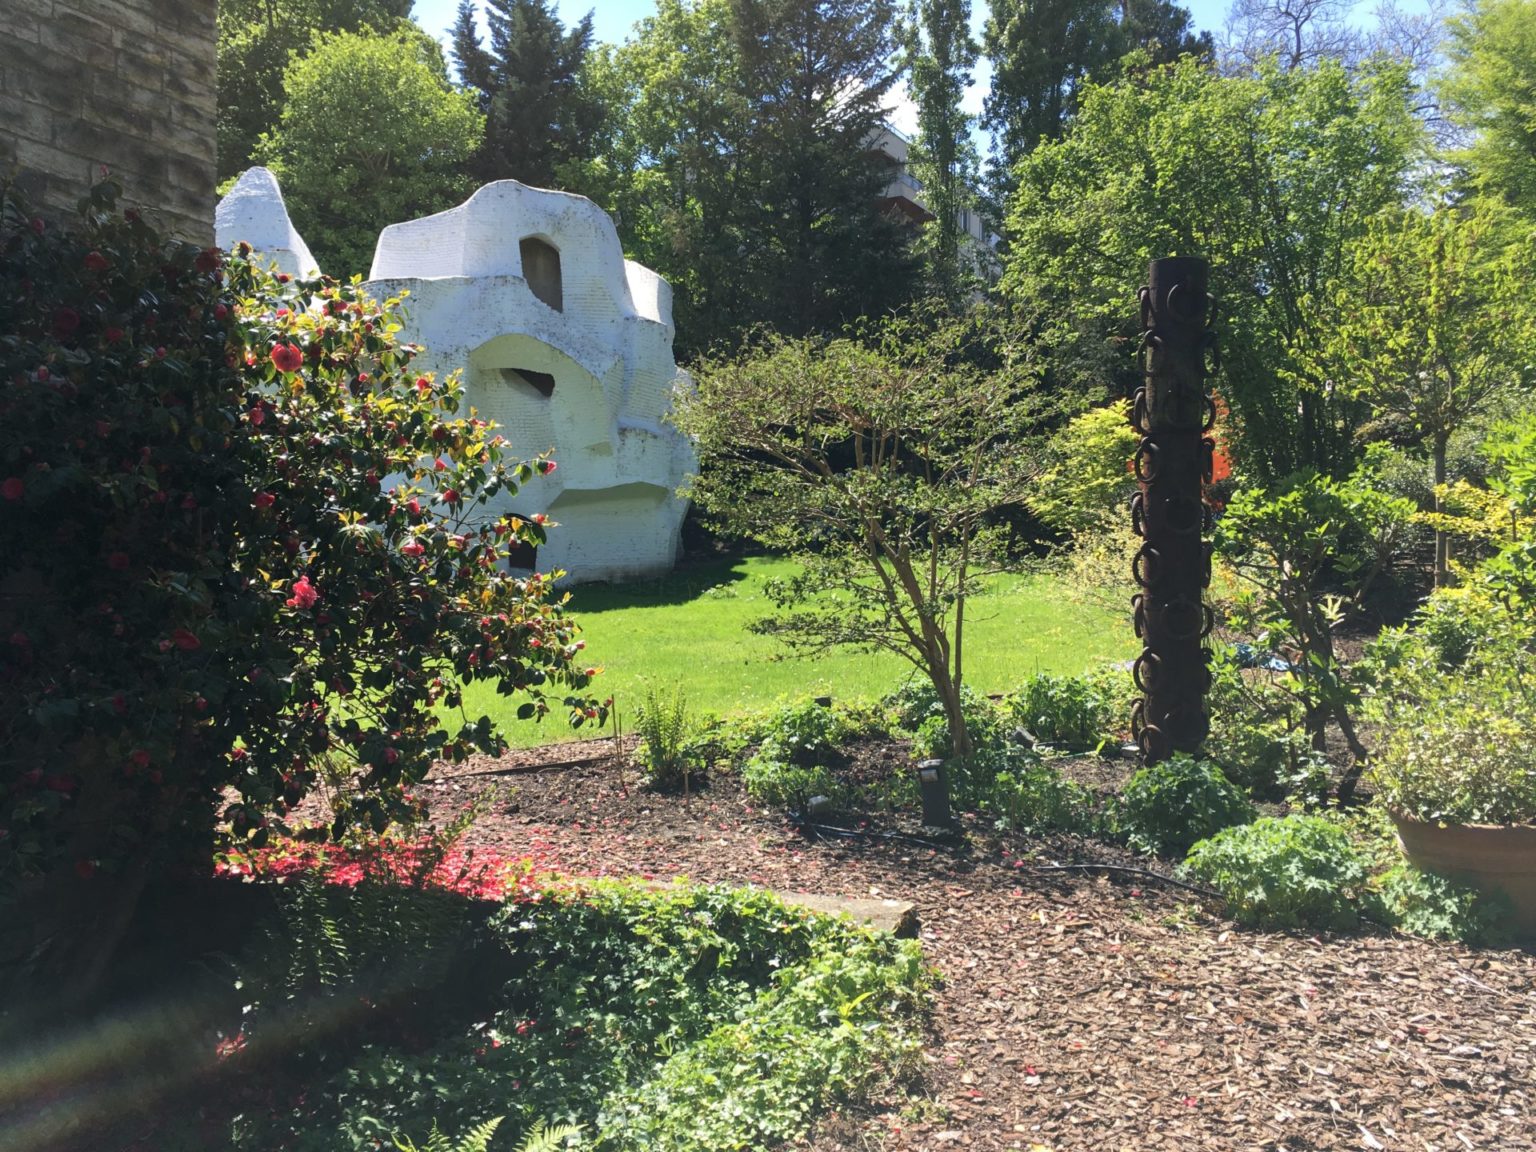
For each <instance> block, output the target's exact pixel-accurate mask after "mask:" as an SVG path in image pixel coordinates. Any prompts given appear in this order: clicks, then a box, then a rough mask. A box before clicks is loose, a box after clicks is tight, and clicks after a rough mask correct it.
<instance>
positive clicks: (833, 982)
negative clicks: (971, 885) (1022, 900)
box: [233, 882, 928, 1152]
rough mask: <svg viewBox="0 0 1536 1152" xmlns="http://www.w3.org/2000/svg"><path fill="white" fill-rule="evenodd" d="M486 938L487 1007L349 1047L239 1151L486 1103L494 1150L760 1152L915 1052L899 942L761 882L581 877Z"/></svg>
mask: <svg viewBox="0 0 1536 1152" xmlns="http://www.w3.org/2000/svg"><path fill="white" fill-rule="evenodd" d="M492 931H493V933H494V934H495V935H496V936H497V937H498V938H499V939H500V940H501V942H502V944H503V946H504V947H505V948H507V949H509V950H510V951H511V952H512V953H513V954H514V956H515V959H514V962H513V963H512V964H511V966H510V968H509V971H512V972H514V973H516V974H515V975H514V977H513V978H512V979H511V981H510V983H508V984H507V985H506V987H505V988H504V989H503V991H502V993H501V995H500V998H499V1002H500V1007H499V1008H498V1009H497V1010H496V1012H495V1013H494V1015H492V1016H491V1017H490V1018H489V1019H488V1020H486V1021H485V1022H484V1023H483V1024H479V1025H474V1026H472V1027H470V1028H467V1029H465V1030H464V1031H462V1032H460V1033H459V1034H456V1035H452V1036H449V1037H446V1038H443V1039H441V1040H439V1041H438V1042H436V1043H434V1044H432V1045H429V1046H426V1047H419V1048H413V1049H411V1050H403V1049H396V1048H388V1047H383V1046H373V1047H370V1048H368V1049H365V1050H363V1051H362V1052H360V1053H359V1054H358V1055H357V1056H356V1057H355V1058H354V1059H353V1060H352V1061H351V1063H350V1064H349V1066H348V1067H346V1068H344V1069H342V1070H340V1071H337V1072H334V1073H332V1074H331V1075H329V1076H328V1077H326V1078H324V1079H317V1080H315V1081H312V1082H311V1083H310V1084H308V1085H307V1086H306V1089H307V1090H306V1103H305V1106H304V1108H303V1109H293V1110H292V1111H291V1112H285V1111H281V1110H279V1111H274V1112H271V1113H267V1114H263V1113H262V1112H261V1111H260V1110H259V1109H253V1110H251V1112H250V1113H248V1114H247V1115H245V1116H243V1117H241V1118H240V1119H239V1121H238V1127H237V1131H236V1133H235V1140H234V1142H233V1146H234V1148H235V1149H236V1150H237V1152H239V1150H246V1149H249V1150H252V1152H255V1150H258V1149H259V1150H261V1152H266V1150H267V1149H270V1148H277V1147H284V1148H289V1149H292V1150H294V1152H321V1150H325V1152H331V1150H334V1149H347V1150H349V1152H350V1150H356V1152H366V1150H368V1149H372V1148H374V1147H376V1146H377V1144H376V1142H378V1141H387V1140H389V1139H390V1137H391V1134H395V1133H399V1134H403V1138H404V1139H414V1140H417V1141H420V1140H423V1139H426V1138H427V1136H426V1134H427V1133H428V1132H430V1130H431V1129H432V1128H433V1127H434V1126H439V1127H440V1130H441V1131H446V1132H464V1131H467V1130H469V1129H470V1128H471V1127H473V1126H474V1125H476V1124H478V1123H481V1122H483V1120H484V1118H485V1117H486V1116H489V1115H502V1114H505V1116H506V1121H505V1126H504V1129H503V1131H502V1132H500V1133H498V1136H497V1139H498V1140H500V1141H505V1142H507V1145H508V1146H514V1145H515V1142H516V1140H517V1139H519V1138H522V1137H523V1136H524V1135H525V1134H526V1133H527V1132H528V1131H529V1130H530V1128H532V1127H533V1126H534V1125H535V1124H536V1123H539V1122H543V1121H546V1120H547V1121H548V1122H550V1123H552V1124H580V1125H582V1126H583V1127H585V1128H586V1129H587V1130H588V1131H589V1132H592V1133H593V1134H594V1135H593V1141H592V1143H593V1145H594V1146H596V1147H601V1148H611V1149H616V1150H617V1149H667V1150H668V1152H673V1150H676V1152H718V1150H719V1149H724V1148H762V1147H775V1146H778V1145H779V1144H780V1143H782V1142H785V1141H791V1140H794V1139H795V1138H797V1137H799V1136H801V1135H803V1134H804V1133H805V1131H806V1129H807V1128H808V1127H809V1126H810V1124H811V1122H812V1121H813V1119H814V1117H815V1116H816V1114H817V1113H818V1112H820V1111H821V1110H823V1109H825V1108H826V1107H827V1106H828V1105H829V1104H831V1103H832V1102H834V1101H837V1100H841V1099H847V1098H850V1097H857V1096H858V1095H860V1094H861V1093H862V1092H864V1091H866V1090H867V1088H868V1087H869V1086H870V1084H871V1083H872V1082H873V1080H874V1078H875V1077H877V1076H879V1075H881V1074H882V1073H883V1072H888V1071H890V1070H893V1069H896V1068H899V1067H901V1066H902V1065H904V1064H905V1062H906V1061H908V1060H910V1059H911V1058H913V1057H914V1056H915V1055H916V1052H917V1051H918V1048H919V1044H920V1035H919V1026H920V1018H919V1012H920V1009H921V1006H922V1000H923V994H924V991H925V989H926V986H927V982H928V977H927V975H926V972H925V970H924V967H923V964H922V959H921V954H920V953H919V951H918V949H917V947H916V945H915V944H913V943H910V942H905V941H898V940H895V939H893V938H892V937H890V936H888V935H884V934H875V933H871V932H867V931H864V930H862V929H859V928H857V927H855V926H853V925H852V924H850V923H848V922H846V921H842V920H835V919H829V918H826V917H812V916H809V915H807V914H805V913H804V912H802V911H799V910H796V909H791V908H788V907H786V906H785V905H784V904H783V903H782V902H781V901H780V900H779V899H778V898H777V897H775V896H773V895H772V894H770V893H765V892H753V891H745V890H740V889H729V888H724V887H715V888H672V889H665V890H661V891H655V890H648V889H644V888H637V887H634V886H631V885H626V884H614V883H604V882H598V883H594V884H592V885H590V886H588V887H585V888H583V889H582V890H580V891H569V892H551V893H549V894H547V895H546V896H545V898H544V899H542V900H540V901H538V902H537V903H527V904H519V905H509V906H508V907H507V908H506V910H505V913H504V914H503V915H501V916H500V917H499V918H498V919H497V920H496V921H494V923H493V925H492ZM398 1139H399V1138H397V1140H398Z"/></svg>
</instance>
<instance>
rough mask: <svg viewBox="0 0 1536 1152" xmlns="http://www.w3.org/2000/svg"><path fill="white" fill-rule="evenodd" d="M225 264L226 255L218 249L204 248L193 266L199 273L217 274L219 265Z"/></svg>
mask: <svg viewBox="0 0 1536 1152" xmlns="http://www.w3.org/2000/svg"><path fill="white" fill-rule="evenodd" d="M223 262H224V253H223V251H222V250H221V249H218V248H204V249H203V250H202V251H201V252H199V253H198V254H197V259H196V260H194V261H193V262H192V266H193V267H194V268H196V269H197V270H198V271H199V272H217V271H218V270H219V265H220V264H222V263H223Z"/></svg>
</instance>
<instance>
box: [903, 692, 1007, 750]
mask: <svg viewBox="0 0 1536 1152" xmlns="http://www.w3.org/2000/svg"><path fill="white" fill-rule="evenodd" d="M960 714H961V715H962V716H963V717H964V718H965V733H966V736H967V737H969V739H970V741H971V753H972V755H979V756H984V755H987V754H989V753H993V752H998V751H1001V750H1002V749H1003V748H1005V747H1006V746H1007V744H1008V716H1007V714H1006V713H1005V712H1004V711H1003V709H1002V708H1001V707H999V706H998V704H997V703H996V702H994V701H992V700H989V699H988V698H987V697H985V696H982V695H980V694H978V693H976V692H972V691H971V690H970V689H969V688H962V689H961V692H960ZM912 755H913V756H915V757H917V759H919V760H930V759H938V760H948V759H949V758H950V757H951V756H953V755H954V741H953V740H952V739H951V737H950V731H949V718H948V717H947V716H945V714H944V708H943V706H942V705H941V704H937V703H935V704H934V705H932V706H931V707H930V708H929V709H928V711H927V712H925V713H923V715H922V716H921V717H920V719H919V721H918V723H917V725H916V727H915V729H913V730H912Z"/></svg>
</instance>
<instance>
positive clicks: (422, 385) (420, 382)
mask: <svg viewBox="0 0 1536 1152" xmlns="http://www.w3.org/2000/svg"><path fill="white" fill-rule="evenodd" d="M431 387H432V381H430V380H428V379H427V378H426V377H425V376H418V377H416V391H418V392H426V391H428V390H429V389H430V388H431Z"/></svg>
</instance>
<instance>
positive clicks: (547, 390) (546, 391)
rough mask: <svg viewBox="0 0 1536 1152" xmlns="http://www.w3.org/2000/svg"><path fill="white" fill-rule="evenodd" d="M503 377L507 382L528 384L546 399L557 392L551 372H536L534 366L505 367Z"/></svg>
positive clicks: (502, 372)
mask: <svg viewBox="0 0 1536 1152" xmlns="http://www.w3.org/2000/svg"><path fill="white" fill-rule="evenodd" d="M501 378H502V381H503V382H505V383H507V384H526V385H528V387H530V388H532V389H533V390H534V391H535V392H537V393H538V394H539V395H540V396H542V397H544V399H546V400H548V399H549V398H550V397H551V396H553V395H554V394H555V378H554V376H553V374H551V373H549V372H535V371H534V370H533V369H532V368H503V369H502V370H501Z"/></svg>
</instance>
